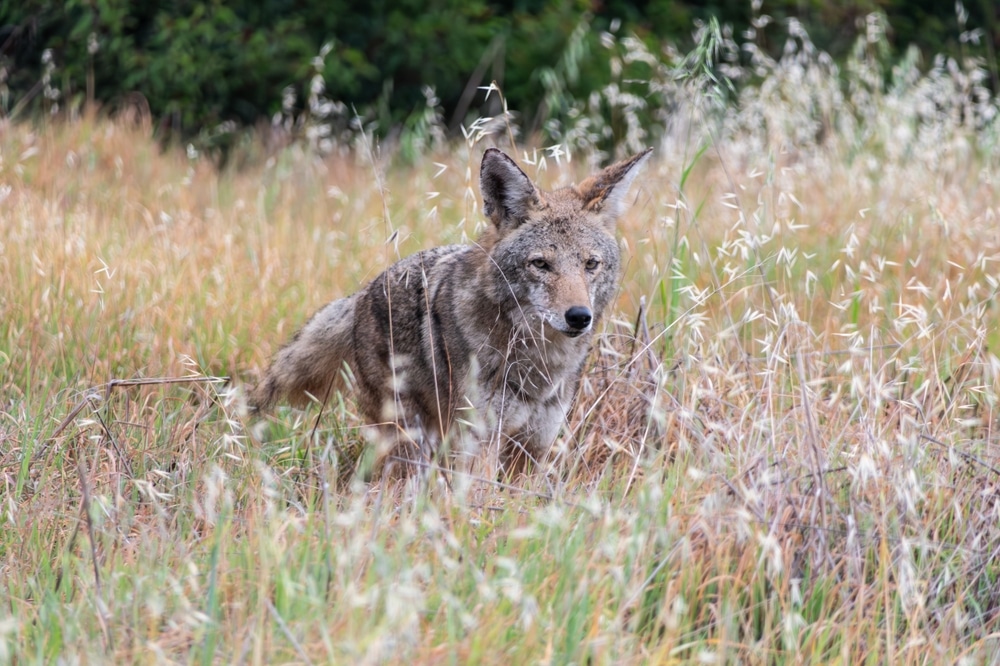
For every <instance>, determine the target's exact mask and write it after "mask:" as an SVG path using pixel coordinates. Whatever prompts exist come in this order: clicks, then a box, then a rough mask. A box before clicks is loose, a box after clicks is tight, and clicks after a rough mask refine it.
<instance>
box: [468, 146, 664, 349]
mask: <svg viewBox="0 0 1000 666" xmlns="http://www.w3.org/2000/svg"><path fill="white" fill-rule="evenodd" d="M650 150H651V149H650ZM650 150H646V151H644V152H642V153H639V154H637V155H634V156H632V157H630V158H628V159H626V160H624V161H622V162H618V163H617V164H613V165H611V166H609V167H607V168H606V169H604V170H603V171H600V172H599V173H596V174H594V175H593V176H591V177H590V178H587V179H586V180H584V181H583V182H581V183H580V184H579V185H576V186H569V187H564V188H561V189H558V190H556V191H554V192H543V191H542V190H540V189H539V188H538V187H536V186H535V184H534V183H532V182H531V179H530V178H528V176H527V175H526V174H525V173H524V172H523V171H522V170H521V169H520V168H519V167H518V166H517V164H515V162H514V160H512V159H511V158H509V157H508V156H507V155H505V154H503V153H502V152H500V151H499V150H497V149H495V148H490V149H488V150H487V151H486V154H485V155H483V166H482V171H481V173H480V189H481V191H482V195H483V210H484V212H485V213H486V216H487V217H488V218H489V219H490V221H491V222H492V226H491V228H490V229H489V230H488V231H487V233H486V235H485V236H484V238H483V239H482V244H483V247H484V248H485V249H487V251H488V252H489V254H490V259H491V263H490V266H489V267H488V270H490V271H491V272H492V273H493V274H494V275H493V278H492V279H491V281H490V282H491V284H492V290H493V293H491V294H489V297H490V298H491V300H494V301H495V302H497V303H506V304H509V305H513V304H510V301H511V299H513V300H514V301H516V307H507V308H503V309H504V310H506V311H508V312H510V313H511V316H512V317H513V318H514V324H515V326H516V327H517V328H519V329H521V330H524V331H526V332H534V333H538V332H539V329H541V331H540V332H541V334H542V335H543V336H544V337H545V339H550V338H549V335H548V334H547V333H548V332H549V331H556V332H558V333H561V334H563V335H565V336H568V337H577V336H580V335H582V334H584V333H587V332H589V331H591V330H592V329H593V326H594V324H595V323H596V322H597V320H598V319H599V318H600V317H601V314H602V313H603V311H604V308H605V307H606V306H607V305H608V303H610V301H611V299H612V298H613V297H614V294H615V290H616V289H617V286H618V277H619V272H620V258H619V252H618V242H617V241H616V240H615V236H614V232H615V226H616V224H617V221H618V217H619V215H621V213H622V212H623V211H624V210H625V208H626V205H627V201H626V195H627V194H628V190H629V186H630V185H631V184H632V181H633V179H634V178H635V176H636V174H637V173H638V172H639V167H640V165H641V164H642V163H643V162H644V161H645V160H646V158H647V157H648V156H649V153H650Z"/></svg>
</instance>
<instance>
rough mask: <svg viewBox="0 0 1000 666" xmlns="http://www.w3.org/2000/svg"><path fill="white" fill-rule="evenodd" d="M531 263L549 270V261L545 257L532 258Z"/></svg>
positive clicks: (543, 269) (538, 267)
mask: <svg viewBox="0 0 1000 666" xmlns="http://www.w3.org/2000/svg"><path fill="white" fill-rule="evenodd" d="M531 265H532V266H534V267H535V268H537V269H539V270H542V271H547V270H549V262H547V261H545V260H544V259H532V260H531Z"/></svg>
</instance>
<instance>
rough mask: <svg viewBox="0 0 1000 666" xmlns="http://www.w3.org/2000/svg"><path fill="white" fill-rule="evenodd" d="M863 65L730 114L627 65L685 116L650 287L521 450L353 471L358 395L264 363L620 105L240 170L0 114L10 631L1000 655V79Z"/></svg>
mask: <svg viewBox="0 0 1000 666" xmlns="http://www.w3.org/2000/svg"><path fill="white" fill-rule="evenodd" d="M640 56H641V54H639V56H636V57H640ZM853 62H854V67H855V68H854V69H851V70H850V71H847V72H838V71H834V70H835V68H834V66H833V65H832V64H831V63H830V62H829V61H828V60H826V59H824V58H823V57H822V55H821V54H820V55H818V54H816V53H814V52H812V51H810V49H809V48H808V43H807V42H801V43H800V45H799V49H798V51H795V52H791V53H789V54H787V57H786V58H783V59H782V60H781V61H779V62H773V61H771V62H766V61H763V60H760V61H757V62H756V64H755V66H756V67H757V68H758V69H757V70H756V71H755V72H754V75H755V76H757V77H759V78H760V82H759V84H757V85H754V86H747V87H745V88H743V89H742V91H741V92H740V94H739V97H738V99H735V100H733V99H731V100H728V101H727V102H726V103H727V105H728V106H727V109H728V110H727V111H725V112H719V106H718V105H719V104H720V102H719V97H718V95H719V89H718V88H715V87H713V86H712V85H710V81H709V82H706V80H705V79H700V80H695V79H687V80H680V79H673V78H670V77H668V76H665V75H664V76H660V75H657V74H655V72H654V75H651V77H650V80H649V83H648V85H649V86H650V90H651V91H653V92H654V93H655V95H650V96H647V97H645V98H633V97H628V96H626V95H624V94H623V93H621V91H620V90H618V89H615V90H611V89H609V90H607V91H606V96H605V102H606V106H610V107H611V108H612V110H613V111H614V112H615V113H614V114H613V115H615V117H617V118H618V119H619V120H618V122H620V123H623V125H622V126H623V127H624V128H625V140H624V141H623V145H622V150H623V151H625V150H628V149H633V148H635V147H636V145H643V144H648V145H652V146H653V147H654V149H655V153H654V157H653V159H652V160H650V163H649V164H648V165H647V167H646V169H645V171H644V173H643V174H642V175H641V176H640V178H639V179H638V181H637V184H636V186H635V187H634V189H633V195H634V198H635V203H634V205H633V206H632V208H631V209H630V210H629V212H628V213H627V214H626V216H625V218H624V219H623V220H622V222H621V225H620V228H619V237H620V240H621V245H622V248H623V251H624V257H625V263H626V269H625V275H624V279H623V281H622V287H621V293H620V296H619V298H618V300H617V303H616V305H615V307H614V316H613V317H612V318H610V319H609V320H608V321H606V322H604V324H603V329H602V335H601V337H600V340H599V343H598V344H597V345H595V349H594V350H593V354H592V356H591V360H590V362H589V365H588V369H587V372H586V376H585V381H584V383H583V386H582V388H581V391H580V395H579V397H578V400H577V403H576V406H575V408H574V410H573V412H572V416H571V419H570V420H569V423H568V424H567V425H566V428H565V429H564V432H563V434H562V435H561V437H560V439H559V441H558V446H557V452H556V455H555V456H554V457H553V459H552V460H551V461H549V464H548V465H547V466H546V467H545V469H541V470H537V471H536V472H535V473H534V474H533V475H531V476H530V477H528V478H522V479H518V480H515V481H513V482H511V483H507V484H502V483H498V482H496V480H495V479H496V469H495V459H494V458H491V455H490V452H489V451H484V452H482V455H481V456H480V457H479V459H478V460H477V462H476V463H475V464H474V465H473V466H472V467H471V469H464V470H447V469H445V470H430V471H429V472H428V473H427V475H426V476H425V477H424V478H423V479H418V480H415V481H412V482H410V483H409V485H406V486H404V487H390V486H388V485H386V484H379V483H376V484H365V483H363V482H362V481H361V480H359V479H357V478H356V477H355V476H354V475H353V474H352V472H353V469H354V465H355V464H356V461H357V460H358V459H359V457H361V456H363V455H364V453H363V451H362V449H363V446H364V441H363V437H362V435H361V432H360V426H361V425H362V423H361V421H360V419H359V418H358V416H357V415H356V413H355V411H354V407H353V405H352V403H351V402H350V400H349V399H345V400H338V401H336V402H335V404H329V405H326V406H325V409H320V408H319V407H318V406H317V407H313V408H311V409H307V410H304V411H298V410H290V409H288V408H282V409H279V410H277V411H276V412H275V413H274V414H271V415H269V416H268V417H266V418H265V419H262V420H256V419H251V418H250V416H249V415H248V414H247V413H246V409H245V404H244V402H243V399H242V395H243V390H244V389H245V388H246V387H247V386H248V385H251V384H252V383H253V382H254V381H255V379H256V378H257V377H258V376H259V373H260V371H261V370H262V369H263V368H264V367H265V366H266V364H267V362H268V359H269V358H270V356H271V355H272V354H273V353H274V352H275V351H276V350H277V348H278V346H279V345H280V344H281V343H282V342H283V341H284V340H285V339H287V337H288V336H289V335H290V334H291V333H292V332H293V331H294V330H295V329H296V328H297V327H298V326H299V325H301V323H302V322H304V321H305V319H306V317H308V316H309V314H311V313H312V312H313V311H314V310H315V309H317V308H318V307H320V306H321V305H323V304H324V303H326V302H327V301H328V300H330V299H332V298H334V297H337V296H340V295H343V294H346V293H349V292H351V291H353V290H355V289H356V288H357V287H358V286H360V285H361V284H362V283H364V282H365V281H366V280H369V279H371V278H373V277H374V276H375V275H377V274H378V273H379V272H380V270H382V269H383V268H384V267H385V266H387V265H388V264H389V263H391V262H393V261H395V260H396V259H397V258H399V257H401V256H405V255H407V254H410V253H412V252H415V251H417V250H419V249H422V248H426V247H431V246H434V245H440V244H444V243H451V242H463V241H465V240H467V239H472V238H474V237H475V236H476V235H477V232H478V230H479V229H480V228H481V225H482V224H483V220H482V215H481V211H480V203H479V198H478V185H477V179H478V169H479V158H480V156H481V155H482V151H483V150H484V149H485V147H487V146H489V145H499V146H500V147H502V148H504V149H506V150H508V151H510V152H511V153H513V154H516V155H517V156H518V159H519V161H520V162H521V164H522V166H523V168H524V169H525V170H526V172H527V173H528V174H529V175H530V176H532V177H533V178H537V180H538V181H539V182H540V183H542V184H543V185H544V186H546V187H548V188H552V187H556V186H559V185H562V184H566V183H569V182H573V181H575V180H578V179H579V178H581V177H583V176H584V175H586V174H587V173H588V172H589V171H590V168H591V166H592V165H593V164H594V163H596V162H597V161H600V160H602V159H605V160H606V159H607V158H608V156H607V155H602V154H601V153H600V151H599V150H598V147H599V145H600V139H601V137H602V136H606V135H605V134H602V133H601V132H602V128H601V127H600V126H599V123H598V120H597V118H598V116H599V111H600V110H598V109H594V108H591V107H587V106H586V105H585V104H584V105H581V109H582V111H581V114H580V115H579V116H578V117H579V119H580V122H579V123H578V124H577V125H576V126H574V127H571V128H566V140H567V143H566V144H565V145H563V146H561V147H545V146H539V147H534V146H531V145H530V142H529V143H528V144H523V145H518V146H517V147H511V145H510V136H511V134H512V132H513V129H511V131H508V123H509V122H513V121H510V120H509V119H499V121H497V120H494V121H488V120H484V121H483V122H482V123H479V124H477V125H476V126H475V127H474V128H472V129H471V130H470V131H469V133H468V138H467V140H465V141H444V140H442V139H440V137H434V136H431V134H433V133H431V134H429V135H428V136H430V138H429V139H428V140H426V141H417V142H411V143H410V144H408V145H409V148H408V155H410V159H408V160H407V159H402V158H401V157H400V155H399V151H394V150H392V149H391V148H390V147H384V148H383V147H380V146H379V144H378V142H377V141H375V140H373V139H371V138H370V137H367V136H365V135H360V136H361V139H359V140H355V141H354V142H353V143H352V144H344V145H342V146H340V145H339V144H338V146H337V147H335V148H336V149H334V150H326V151H324V152H323V153H322V154H321V153H320V152H319V151H318V150H316V149H314V148H310V147H309V145H308V144H303V143H300V142H293V143H292V144H290V145H287V146H284V147H281V146H278V147H275V146H274V145H271V144H268V143H267V142H265V141H264V140H263V139H260V140H255V141H253V142H251V143H250V144H248V145H245V146H243V148H242V150H244V151H245V152H246V155H247V159H245V160H243V161H242V162H240V164H239V166H238V167H237V166H232V167H230V168H227V169H223V170H219V169H217V168H216V166H215V165H214V164H213V163H212V161H211V160H209V159H206V158H205V157H203V156H201V155H199V154H198V153H197V150H195V149H194V148H191V149H188V150H185V149H184V148H183V147H176V148H164V147H163V146H161V145H159V144H158V143H157V142H156V140H155V139H154V138H153V136H152V132H151V130H150V127H149V125H148V124H143V123H142V122H135V121H134V119H131V120H130V119H128V118H123V117H119V118H109V117H106V116H103V115H100V114H96V115H95V114H81V115H79V116H77V117H71V118H64V119H61V120H59V121H38V122H33V123H28V122H19V123H14V122H10V121H3V124H2V125H0V156H2V162H0V474H2V486H0V505H2V512H0V523H2V528H0V571H2V574H3V575H2V581H3V584H2V586H0V602H2V603H0V661H3V662H5V663H54V662H56V661H57V660H58V661H60V662H62V663H177V662H182V663H244V662H247V663H265V664H272V663H359V664H374V663H397V662H406V663H414V664H437V663H455V664H466V663H484V664H494V663H508V664H521V663H525V664H529V663H530V664H535V663H545V664H573V663H576V664H584V663H586V664H637V663H688V662H697V663H749V664H774V663H786V662H794V663H802V662H823V663H840V664H862V663H870V664H877V663H906V664H910V663H918V664H923V663H970V664H983V663H998V662H1000V442H998V437H1000V432H998V425H1000V414H998V411H997V410H998V408H1000V404H998V396H1000V380H998V373H1000V359H998V357H997V355H996V353H995V350H996V349H997V348H998V346H1000V307H998V303H997V291H998V288H1000V264H998V261H1000V224H998V216H1000V151H998V150H997V139H998V130H1000V125H998V121H997V114H996V111H997V105H996V101H995V100H994V99H993V98H992V97H991V96H990V95H989V94H988V93H987V92H985V90H984V89H983V87H982V85H981V84H982V83H983V77H984V74H983V73H982V72H981V71H979V70H977V69H975V68H969V67H966V66H965V65H957V64H955V63H948V62H943V61H942V62H939V63H937V65H935V66H933V67H930V69H929V70H928V71H923V72H922V71H920V70H918V69H917V68H916V67H912V68H910V69H906V68H901V69H900V70H899V71H897V72H893V73H891V75H889V73H886V72H876V73H875V75H873V74H872V71H869V70H868V69H865V64H866V62H867V63H868V64H869V65H870V64H871V62H870V61H866V60H865V59H864V58H863V57H861V58H859V59H858V60H856V61H853ZM883 80H886V81H888V83H885V84H884V85H883V83H882V81H883ZM654 84H655V85H654ZM655 86H659V87H655ZM654 88H655V89H654ZM668 98H669V99H670V100H672V103H673V106H671V107H670V108H669V113H668V112H667V110H665V111H664V118H665V120H664V122H663V126H662V131H661V132H660V133H658V134H656V135H652V134H644V133H643V131H642V129H641V128H639V127H638V126H633V125H630V117H631V116H630V115H629V113H630V110H634V109H635V108H636V105H642V104H646V105H649V104H653V103H657V102H662V101H663V100H666V99H668ZM591 106H593V105H591ZM588 109H589V110H588ZM664 109H667V105H666V104H665V103H664ZM647 110H648V108H647ZM588 114H589V115H588ZM432 120H433V119H432ZM432 124H433V123H432ZM320 134H322V133H320ZM588 137H594V138H593V140H590V139H588ZM588 141H589V143H588ZM588 146H589V148H588ZM330 147H331V146H330V145H327V148H330ZM251 158H252V159H251Z"/></svg>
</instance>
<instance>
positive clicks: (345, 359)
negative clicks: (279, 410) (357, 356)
mask: <svg viewBox="0 0 1000 666" xmlns="http://www.w3.org/2000/svg"><path fill="white" fill-rule="evenodd" d="M356 300H357V298H356V296H349V297H347V298H341V299H339V300H336V301H333V302H332V303H330V304H329V305H327V306H326V307H324V308H323V309H322V310H320V311H319V312H317V313H316V314H315V315H313V317H312V319H310V320H309V322H308V323H306V325H305V326H303V327H302V328H301V329H300V330H299V331H298V333H296V334H295V335H294V336H293V337H292V339H291V341H289V343H288V344H287V345H285V346H284V347H282V349H281V351H279V352H278V354H277V356H275V357H274V360H273V361H271V366H270V367H269V368H268V369H267V373H265V375H264V378H263V379H262V380H261V382H260V384H258V385H257V387H256V388H255V389H254V390H253V391H252V392H251V394H250V407H251V409H252V410H253V411H254V412H255V413H260V412H263V411H265V410H267V409H269V408H270V407H272V406H273V405H274V404H275V403H276V402H278V401H279V400H281V399H283V398H285V399H287V400H288V402H289V403H291V404H292V405H295V406H304V405H305V404H306V403H308V402H309V400H310V399H316V400H320V401H323V400H326V398H327V396H328V395H329V394H330V392H331V391H334V390H340V389H342V388H343V379H342V371H343V369H344V364H345V363H346V364H347V365H352V364H353V360H354V356H353V349H354V335H353V329H354V304H355V301H356Z"/></svg>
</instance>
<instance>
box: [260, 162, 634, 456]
mask: <svg viewBox="0 0 1000 666" xmlns="http://www.w3.org/2000/svg"><path fill="white" fill-rule="evenodd" d="M648 154H649V151H646V152H644V153H640V154H639V155H636V156H633V157H632V158H630V159H628V160H625V161H623V162H619V163H617V164H614V165H612V166H610V167H608V168H606V169H604V170H603V171H601V172H599V173H597V174H595V175H594V176H591V177H590V178H588V179H587V180H585V181H583V182H582V183H580V184H579V185H577V186H575V187H566V188H562V189H560V190H556V191H554V192H543V191H542V190H540V189H538V188H537V187H536V186H535V185H534V183H532V182H531V180H530V179H529V178H528V176H527V175H525V173H524V172H523V171H521V169H520V168H519V167H518V166H517V165H516V164H515V163H514V161H513V160H511V159H510V158H509V157H507V156H506V155H504V154H503V153H501V152H500V151H498V150H495V149H490V150H488V151H487V152H486V154H485V155H484V157H483V166H482V174H481V179H480V185H481V190H482V195H483V210H484V212H485V213H486V215H487V217H488V218H489V220H490V222H491V224H490V226H489V228H488V230H487V231H486V232H485V234H484V235H483V236H482V237H481V238H480V239H479V241H478V243H476V244H472V245H452V246H446V247H439V248H435V249H431V250H425V251H423V252H419V253H417V254H414V255H412V256H410V257H407V258H405V259H403V260H401V261H399V262H398V263H396V264H394V265H393V266H390V267H389V268H388V269H387V270H386V271H385V272H384V273H383V274H382V275H380V276H379V277H377V278H375V280H373V281H372V282H371V283H369V284H368V285H367V286H366V287H364V288H363V289H362V290H361V291H359V292H357V293H356V294H354V295H352V296H349V297H347V298H343V299H340V300H337V301H333V302H332V303H330V304H329V305H327V306H326V307H325V308H323V309H322V310H320V311H319V312H318V313H316V315H314V316H313V318H312V319H311V320H310V321H309V322H308V323H307V324H306V325H305V326H304V327H303V328H302V330H300V331H299V332H298V333H296V334H295V336H294V337H293V338H292V340H291V342H289V344H288V345H286V346H285V347H284V348H283V349H282V350H281V351H280V352H279V353H278V355H277V356H276V357H275V359H274V361H273V362H272V364H271V367H270V368H269V369H268V372H267V374H266V376H265V377H264V380H263V382H262V383H261V384H260V386H259V387H258V388H257V390H256V391H255V393H254V395H253V396H252V400H253V403H254V405H255V406H256V407H258V408H264V407H267V406H269V405H270V404H272V403H273V402H274V401H275V400H277V399H279V398H281V397H287V398H288V399H289V400H290V401H292V402H295V403H302V402H304V401H305V399H306V398H307V396H313V397H315V398H317V399H321V400H322V399H324V398H325V397H326V396H327V395H328V393H329V392H330V391H332V390H339V389H341V388H343V384H342V382H341V381H340V379H341V377H342V370H343V369H344V366H345V365H346V366H348V367H349V368H350V370H351V372H352V373H353V377H354V380H355V381H354V385H355V388H356V392H357V396H358V404H359V408H360V410H361V412H362V414H363V415H364V416H365V417H366V418H367V419H368V420H369V421H370V422H371V423H373V424H380V425H379V428H380V430H381V432H382V436H381V439H383V440H384V441H389V442H392V443H393V445H392V446H391V447H390V448H389V450H390V451H392V452H393V453H394V454H395V456H394V457H393V458H394V459H397V458H398V459H405V460H409V461H410V462H411V463H412V464H420V463H421V461H426V458H427V456H428V454H430V455H433V453H434V452H435V451H436V450H437V446H438V444H439V443H440V442H441V441H442V439H443V438H444V437H446V436H447V435H448V433H449V430H450V428H451V426H452V424H453V423H454V422H455V420H456V417H457V416H458V411H459V410H461V409H464V408H466V407H468V406H470V405H471V406H473V407H475V408H476V410H477V412H478V413H480V415H481V417H482V420H481V422H483V423H487V424H489V428H490V431H491V432H492V433H493V434H494V436H491V437H489V438H488V439H489V440H491V441H493V440H495V441H498V442H499V444H500V447H501V463H502V465H503V466H504V467H505V469H506V470H507V471H508V472H510V471H512V470H514V469H517V468H520V467H523V465H524V463H525V462H527V461H530V460H535V461H537V460H540V459H541V458H542V457H544V455H545V453H546V452H547V451H548V449H549V447H550V446H551V444H552V442H553V440H554V439H555V437H556V436H557V434H558V431H559V428H560V427H561V425H562V423H563V421H564V420H565V416H566V413H567V412H568V410H569V407H570V403H571V401H572V399H573V396H574V394H575V391H576V387H577V384H578V382H579V379H580V374H581V372H582V371H583V365H584V362H585V360H586V356H587V352H588V350H589V347H590V342H591V338H592V336H593V332H594V330H595V327H596V326H597V324H598V323H599V322H600V320H601V317H602V315H603V313H604V311H605V309H606V308H607V307H608V306H609V305H610V303H611V301H612V299H613V297H614V295H615V292H616V290H617V286H618V279H619V272H620V257H619V250H618V243H617V241H616V240H615V237H614V228H615V224H616V220H617V218H618V216H619V215H620V214H621V212H622V210H623V209H624V208H625V197H626V194H627V192H628V189H629V185H630V184H631V182H632V180H633V178H634V177H635V174H636V173H637V171H638V167H639V165H640V164H641V163H642V162H643V161H644V160H645V158H646V156H647V155H648ZM461 418H462V420H463V422H465V421H468V420H469V419H468V418H466V417H465V416H464V415H463V416H462V417H461Z"/></svg>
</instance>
